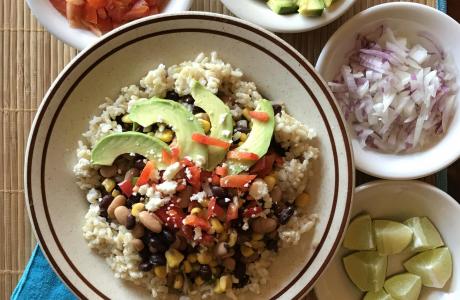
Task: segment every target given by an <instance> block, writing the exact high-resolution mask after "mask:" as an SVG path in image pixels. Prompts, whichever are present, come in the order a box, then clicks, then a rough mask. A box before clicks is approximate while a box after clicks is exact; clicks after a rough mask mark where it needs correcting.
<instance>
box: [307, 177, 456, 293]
mask: <svg viewBox="0 0 460 300" xmlns="http://www.w3.org/2000/svg"><path fill="white" fill-rule="evenodd" d="M362 212H367V213H369V214H370V215H371V217H372V218H379V219H391V220H396V221H404V220H406V219H408V218H410V217H414V216H426V217H428V218H429V219H430V220H431V221H432V222H433V224H434V225H435V226H436V228H437V229H438V230H439V232H440V233H441V236H442V238H443V239H444V243H445V244H446V245H447V246H448V247H449V249H450V252H451V253H452V260H453V276H452V278H451V279H450V280H449V281H448V282H447V283H446V286H445V287H444V288H443V289H433V288H427V287H423V288H422V293H421V294H420V298H419V300H435V299H436V300H439V299H443V300H447V299H452V300H454V299H460V235H459V234H458V228H460V205H459V204H458V203H457V202H456V201H455V200H454V199H453V198H452V197H450V196H449V195H448V194H446V193H445V192H443V191H441V190H440V189H438V188H436V187H434V186H432V185H429V184H427V183H423V182H419V181H383V180H381V181H375V182H372V183H368V184H364V185H361V186H359V187H358V188H356V190H355V196H354V199H353V209H352V216H356V215H357V214H360V213H362ZM350 252H351V251H347V250H346V249H344V248H343V247H341V249H340V250H339V251H338V253H337V255H336V256H335V258H334V260H333V261H332V263H331V264H330V265H329V267H328V269H327V270H326V272H325V273H324V274H323V276H321V278H320V280H319V281H318V283H317V285H316V286H315V292H316V295H317V296H318V299H319V300H333V299H340V300H356V299H361V298H362V295H363V293H361V292H360V291H359V290H358V289H357V288H356V287H355V286H354V285H353V283H352V282H351V281H350V279H348V276H347V274H346V273H345V269H344V268H343V264H342V257H343V256H344V255H346V254H347V253H350ZM410 256H411V255H410V254H399V255H394V256H390V257H389V264H388V271H387V277H388V276H391V275H393V274H396V273H400V272H403V271H404V269H403V267H402V264H401V263H402V262H403V261H405V260H406V259H407V258H409V257H410Z"/></svg>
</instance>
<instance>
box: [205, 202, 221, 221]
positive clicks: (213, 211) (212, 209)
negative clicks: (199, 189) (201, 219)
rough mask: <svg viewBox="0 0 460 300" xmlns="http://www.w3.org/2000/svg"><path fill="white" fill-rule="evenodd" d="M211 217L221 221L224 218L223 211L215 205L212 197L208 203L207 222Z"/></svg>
mask: <svg viewBox="0 0 460 300" xmlns="http://www.w3.org/2000/svg"><path fill="white" fill-rule="evenodd" d="M212 217H218V218H219V219H221V220H223V219H224V218H225V211H224V209H223V208H222V207H220V206H219V204H217V201H216V198H214V197H212V198H211V200H209V203H208V220H209V219H211V218H212Z"/></svg>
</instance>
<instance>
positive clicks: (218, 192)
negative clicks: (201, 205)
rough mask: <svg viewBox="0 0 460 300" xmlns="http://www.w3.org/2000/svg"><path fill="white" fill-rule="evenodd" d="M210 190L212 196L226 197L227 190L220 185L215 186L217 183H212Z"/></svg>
mask: <svg viewBox="0 0 460 300" xmlns="http://www.w3.org/2000/svg"><path fill="white" fill-rule="evenodd" d="M211 192H212V194H213V196H214V197H217V198H226V197H227V198H228V193H227V191H226V190H225V189H224V188H222V187H220V186H217V185H213V186H212V187H211Z"/></svg>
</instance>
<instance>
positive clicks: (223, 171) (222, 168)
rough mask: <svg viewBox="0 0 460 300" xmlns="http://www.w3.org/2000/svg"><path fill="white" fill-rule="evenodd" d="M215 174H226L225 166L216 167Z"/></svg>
mask: <svg viewBox="0 0 460 300" xmlns="http://www.w3.org/2000/svg"><path fill="white" fill-rule="evenodd" d="M216 174H217V175H219V176H227V174H228V169H227V167H217V168H216Z"/></svg>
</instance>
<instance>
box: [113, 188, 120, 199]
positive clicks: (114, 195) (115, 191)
mask: <svg viewBox="0 0 460 300" xmlns="http://www.w3.org/2000/svg"><path fill="white" fill-rule="evenodd" d="M118 195H120V191H119V190H117V189H113V191H112V197H113V198H115V197H116V196H118Z"/></svg>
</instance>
